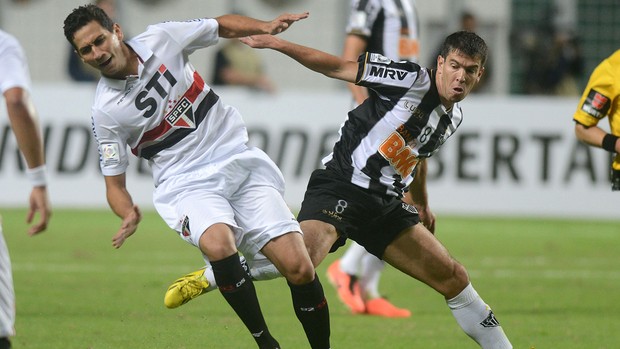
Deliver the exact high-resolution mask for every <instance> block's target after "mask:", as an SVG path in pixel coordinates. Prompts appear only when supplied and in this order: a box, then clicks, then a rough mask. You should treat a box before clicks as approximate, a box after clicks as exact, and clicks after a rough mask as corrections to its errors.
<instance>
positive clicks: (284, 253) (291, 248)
mask: <svg viewBox="0 0 620 349" xmlns="http://www.w3.org/2000/svg"><path fill="white" fill-rule="evenodd" d="M261 252H262V253H263V254H264V255H265V257H267V258H268V259H269V260H270V261H271V262H272V263H273V264H274V265H275V266H276V268H277V269H278V271H280V273H281V274H282V275H283V276H284V277H285V278H286V279H287V280H288V281H289V282H290V283H292V284H295V285H303V284H307V283H309V282H311V281H312V280H314V266H313V265H312V261H311V260H310V257H309V256H308V251H307V250H306V246H305V245H304V240H303V237H302V235H301V234H300V233H299V232H290V233H288V234H284V235H280V236H278V237H276V238H274V239H272V240H271V241H269V242H268V243H267V244H266V245H265V246H264V247H263V248H262V250H261Z"/></svg>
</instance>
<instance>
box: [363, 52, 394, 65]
mask: <svg viewBox="0 0 620 349" xmlns="http://www.w3.org/2000/svg"><path fill="white" fill-rule="evenodd" d="M368 61H369V62H370V63H379V64H389V63H390V62H391V59H389V58H387V57H385V56H383V55H380V54H378V53H371V54H370V57H369V59H368Z"/></svg>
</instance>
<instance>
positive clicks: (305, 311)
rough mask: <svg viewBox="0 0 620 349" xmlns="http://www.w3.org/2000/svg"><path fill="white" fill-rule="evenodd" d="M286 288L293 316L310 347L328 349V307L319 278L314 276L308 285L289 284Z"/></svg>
mask: <svg viewBox="0 0 620 349" xmlns="http://www.w3.org/2000/svg"><path fill="white" fill-rule="evenodd" d="M288 286H289V287H290V289H291V296H292V298H293V307H294V308H295V315H297V318H298V319H299V321H300V322H301V324H302V326H303V327H304V331H305V332H306V337H307V338H308V342H310V347H312V348H313V349H329V335H330V328H329V307H328V306H327V299H325V294H324V293H323V286H322V285H321V282H320V281H319V277H318V276H317V275H316V274H315V275H314V280H313V281H312V282H310V283H307V284H305V285H293V284H291V283H289V284H288Z"/></svg>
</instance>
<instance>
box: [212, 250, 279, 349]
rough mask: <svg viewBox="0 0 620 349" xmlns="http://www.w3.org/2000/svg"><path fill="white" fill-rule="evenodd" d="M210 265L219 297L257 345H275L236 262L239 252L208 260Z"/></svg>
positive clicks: (249, 283) (272, 346)
mask: <svg viewBox="0 0 620 349" xmlns="http://www.w3.org/2000/svg"><path fill="white" fill-rule="evenodd" d="M211 266H212V267H213V275H214V276H215V281H216V283H217V285H218V287H219V289H220V292H221V293H222V296H224V299H226V301H227V302H228V304H230V306H231V307H232V308H233V310H234V311H235V313H237V316H239V318H240V319H241V321H243V323H244V324H245V326H246V327H247V328H248V330H250V333H252V336H253V337H254V340H256V343H257V344H258V346H259V348H261V349H262V348H265V349H267V348H269V349H274V348H279V347H280V346H279V344H278V342H277V341H276V340H275V338H273V337H272V336H271V334H270V333H269V330H268V329H267V324H266V323H265V318H264V317H263V313H262V311H261V309H260V304H259V303H258V297H257V296H256V289H255V288H254V284H253V283H252V280H251V279H250V278H249V277H248V274H247V273H246V272H245V270H243V267H242V266H241V263H240V262H239V254H238V253H235V254H233V255H231V256H228V257H226V258H224V259H221V260H219V261H212V262H211Z"/></svg>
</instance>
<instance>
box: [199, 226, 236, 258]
mask: <svg viewBox="0 0 620 349" xmlns="http://www.w3.org/2000/svg"><path fill="white" fill-rule="evenodd" d="M198 245H199V247H200V251H202V253H203V254H204V255H205V256H207V258H209V260H210V261H219V260H222V259H224V258H226V257H229V256H231V255H233V254H235V253H237V246H236V245H235V235H234V234H233V231H232V229H231V228H230V227H229V226H228V225H226V224H224V223H216V224H213V225H211V226H210V227H209V228H207V230H205V231H204V232H203V233H202V235H200V239H199V241H198Z"/></svg>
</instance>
